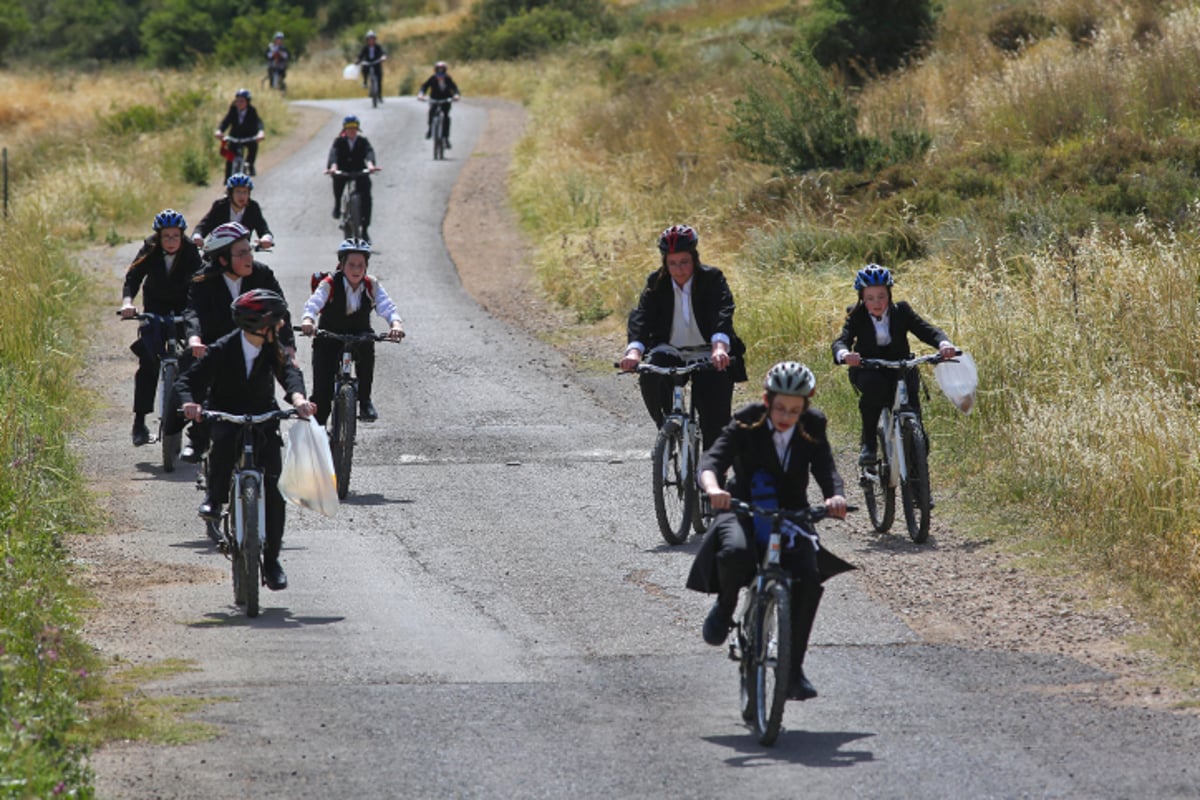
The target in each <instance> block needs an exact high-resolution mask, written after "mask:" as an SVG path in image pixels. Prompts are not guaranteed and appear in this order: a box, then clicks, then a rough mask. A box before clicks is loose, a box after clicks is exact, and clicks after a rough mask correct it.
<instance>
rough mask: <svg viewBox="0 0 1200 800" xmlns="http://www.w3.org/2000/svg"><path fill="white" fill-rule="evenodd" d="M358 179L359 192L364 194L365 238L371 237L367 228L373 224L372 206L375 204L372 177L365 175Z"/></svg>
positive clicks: (363, 222)
mask: <svg viewBox="0 0 1200 800" xmlns="http://www.w3.org/2000/svg"><path fill="white" fill-rule="evenodd" d="M356 180H357V181H358V193H359V195H361V196H362V228H363V229H362V234H363V238H364V239H369V238H370V237H369V236H368V235H367V228H369V227H370V226H371V208H372V207H373V206H374V202H373V200H372V198H371V179H370V178H369V177H366V176H363V177H361V178H357V179H356Z"/></svg>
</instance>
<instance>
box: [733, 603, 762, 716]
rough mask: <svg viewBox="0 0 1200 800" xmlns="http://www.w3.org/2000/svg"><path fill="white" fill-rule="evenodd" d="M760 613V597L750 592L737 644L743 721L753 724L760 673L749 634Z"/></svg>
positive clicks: (756, 714) (740, 624) (755, 714)
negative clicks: (755, 666) (755, 663)
mask: <svg viewBox="0 0 1200 800" xmlns="http://www.w3.org/2000/svg"><path fill="white" fill-rule="evenodd" d="M757 612H758V595H757V594H755V593H754V590H753V589H751V590H750V602H749V604H748V605H747V606H746V613H745V614H744V615H743V616H742V621H741V622H740V623H739V624H738V631H737V643H738V652H739V654H740V656H741V658H740V659H739V661H738V679H739V682H740V684H741V687H740V688H741V693H740V700H741V712H742V721H743V722H746V723H748V724H752V723H753V722H754V720H755V718H756V717H757V716H758V672H757V671H756V670H755V669H754V642H753V641H752V640H751V639H750V637H749V634H750V631H752V630H753V629H754V627H755V625H754V616H755V614H756V613H757Z"/></svg>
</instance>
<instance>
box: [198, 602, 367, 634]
mask: <svg viewBox="0 0 1200 800" xmlns="http://www.w3.org/2000/svg"><path fill="white" fill-rule="evenodd" d="M345 620H346V618H345V617H344V616H336V617H310V616H296V615H294V614H293V613H292V610H291V609H290V608H288V607H287V606H281V607H273V606H267V605H263V606H261V607H260V609H259V613H258V616H257V617H254V618H250V617H247V616H246V612H245V611H243V610H242V609H240V608H234V609H231V610H229V611H210V612H208V613H207V614H205V615H204V619H202V620H200V621H198V622H189V623H187V626H188V627H189V628H217V627H225V626H234V627H243V628H248V627H254V628H272V629H277V630H286V629H291V628H307V627H310V626H313V625H332V624H334V623H338V622H344V621H345Z"/></svg>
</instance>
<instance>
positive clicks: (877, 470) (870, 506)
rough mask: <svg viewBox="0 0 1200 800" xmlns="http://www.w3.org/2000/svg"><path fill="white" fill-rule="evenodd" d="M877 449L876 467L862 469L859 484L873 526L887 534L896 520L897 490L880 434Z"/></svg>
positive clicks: (885, 444) (885, 445)
mask: <svg viewBox="0 0 1200 800" xmlns="http://www.w3.org/2000/svg"><path fill="white" fill-rule="evenodd" d="M876 447H878V448H879V449H878V452H879V460H878V461H877V462H875V466H874V467H862V468H860V476H859V479H858V482H859V485H860V486H861V487H862V492H863V499H864V501H865V502H866V504H867V514H868V515H869V516H870V518H871V525H872V526H873V527H874V528H875V530H876V531H878V532H879V533H887V531H888V529H889V528H891V527H892V522H893V521H894V520H895V518H896V489H895V487H893V486H892V480H891V476H892V465H891V462H890V461H889V460H888V451H887V442H885V441H884V438H883V435H882V434H879V442H878V443H877V444H876Z"/></svg>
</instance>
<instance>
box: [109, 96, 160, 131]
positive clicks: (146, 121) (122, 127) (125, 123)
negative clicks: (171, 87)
mask: <svg viewBox="0 0 1200 800" xmlns="http://www.w3.org/2000/svg"><path fill="white" fill-rule="evenodd" d="M164 119H166V117H165V115H163V114H162V113H161V112H159V110H158V109H157V108H156V107H154V106H148V105H142V104H138V105H134V106H130V107H129V108H123V109H121V110H120V111H114V112H113V113H112V114H109V115H108V116H107V117H104V118H103V119H102V120H101V124H102V125H103V126H104V129H105V130H107V131H108V132H110V133H115V134H118V135H126V134H131V133H149V132H150V131H156V130H159V129H161V128H163V127H165V126H164V124H163V122H164Z"/></svg>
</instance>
